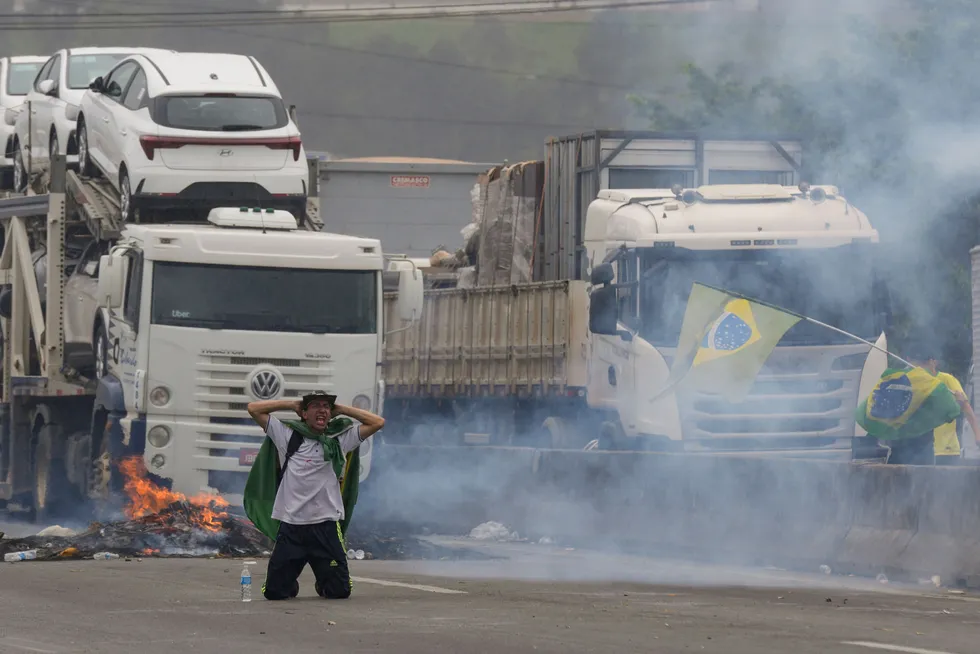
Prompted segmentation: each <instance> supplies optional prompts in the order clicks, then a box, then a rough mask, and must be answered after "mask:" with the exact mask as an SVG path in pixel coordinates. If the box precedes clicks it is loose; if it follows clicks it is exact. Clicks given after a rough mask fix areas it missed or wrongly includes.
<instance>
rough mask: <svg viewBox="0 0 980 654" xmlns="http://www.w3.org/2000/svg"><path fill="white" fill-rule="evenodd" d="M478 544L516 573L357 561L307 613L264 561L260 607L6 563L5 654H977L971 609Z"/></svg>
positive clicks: (110, 577) (200, 573) (726, 571)
mask: <svg viewBox="0 0 980 654" xmlns="http://www.w3.org/2000/svg"><path fill="white" fill-rule="evenodd" d="M474 546H476V547H481V548H483V549H485V550H486V551H487V552H493V553H495V554H496V555H498V556H500V557H501V558H500V559H498V560H495V561H488V562H470V563H461V562H449V561H445V562H443V561H435V562H390V561H354V562H352V563H351V567H352V570H353V573H354V575H355V588H354V595H353V597H352V598H351V599H349V600H341V601H327V600H321V599H319V598H317V597H315V596H314V595H313V589H312V577H311V576H310V573H309V571H308V570H307V571H306V572H305V573H304V576H303V577H302V578H301V585H302V588H301V592H300V597H299V598H297V599H295V600H289V601H285V602H268V601H265V600H263V599H261V597H259V593H258V589H259V587H260V586H261V582H262V580H263V578H264V574H265V571H264V563H265V561H263V560H259V562H258V565H256V566H254V567H255V568H256V570H255V573H254V575H253V581H254V584H255V585H254V588H255V598H256V599H255V600H254V601H252V602H251V603H249V604H244V603H242V602H241V601H240V600H239V596H238V594H239V588H238V575H239V571H240V569H241V563H240V562H239V561H235V560H221V559H215V560H188V559H184V560H177V559H170V560H161V559H146V560H143V561H142V562H137V561H131V562H127V561H122V560H120V561H80V562H79V561H76V562H58V563H44V562H23V563H15V564H2V566H3V567H0V616H2V618H0V652H3V653H8V652H9V653H15V654H16V653H22V652H27V653H41V654H67V653H75V652H106V653H113V654H114V653H123V652H125V653H129V652H134V651H140V652H145V653H146V654H153V653H156V652H160V653H167V654H171V653H172V652H174V651H195V652H215V653H231V652H235V653H236V654H237V653H241V652H272V651H290V652H322V651H325V650H327V651H338V652H339V651H342V652H347V653H355V652H382V651H384V652H387V651H398V652H404V653H406V654H413V653H416V652H417V653H423V652H424V653H425V654H431V652H433V651H436V652H447V653H448V652H467V653H468V654H478V653H480V652H501V651H508V652H540V653H542V654H544V653H547V652H554V653H556V654H558V653H567V652H603V653H608V652H631V651H656V652H663V653H666V652H706V653H711V652H714V653H717V654H758V653H759V652H774V653H778V652H789V653H792V654H824V653H826V652H844V653H850V652H853V653H854V654H860V653H861V652H875V651H898V652H912V653H913V654H915V653H926V654H929V653H932V652H948V653H955V654H968V653H971V652H975V651H976V634H977V633H978V630H977V625H980V597H978V596H973V595H970V594H953V593H950V592H949V591H946V590H942V589H936V588H933V587H929V588H925V587H911V588H896V587H894V586H892V585H882V584H878V583H877V582H874V581H873V580H870V581H869V580H858V579H854V578H848V577H834V576H823V575H799V574H793V573H788V572H783V571H779V570H748V569H745V570H742V569H733V568H725V567H714V566H705V565H694V564H687V563H681V562H676V561H654V560H649V559H641V558H636V557H627V556H614V555H600V554H595V553H591V552H582V551H576V550H565V549H562V548H546V547H543V546H532V545H486V546H481V545H474ZM504 577H507V578H504ZM556 580H557V581H556ZM853 643H858V644H853Z"/></svg>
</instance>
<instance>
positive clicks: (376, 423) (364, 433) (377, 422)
mask: <svg viewBox="0 0 980 654" xmlns="http://www.w3.org/2000/svg"><path fill="white" fill-rule="evenodd" d="M333 412H334V415H338V416H347V417H348V418H353V419H354V420H356V421H358V422H359V423H361V426H360V428H359V429H358V436H360V439H361V441H366V440H367V439H369V438H370V437H372V436H374V435H375V434H376V433H377V432H378V431H379V430H380V429H381V428H382V427H384V426H385V419H384V418H382V417H381V416H379V415H376V414H374V413H371V412H370V411H364V410H363V409H355V408H354V407H352V406H345V405H343V404H335V405H334V408H333Z"/></svg>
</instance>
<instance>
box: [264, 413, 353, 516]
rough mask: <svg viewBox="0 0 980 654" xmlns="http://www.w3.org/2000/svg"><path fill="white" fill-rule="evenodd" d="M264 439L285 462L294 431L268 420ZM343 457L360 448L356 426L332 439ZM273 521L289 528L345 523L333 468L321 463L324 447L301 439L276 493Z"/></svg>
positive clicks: (273, 419)
mask: <svg viewBox="0 0 980 654" xmlns="http://www.w3.org/2000/svg"><path fill="white" fill-rule="evenodd" d="M265 433H266V435H267V436H268V437H269V438H270V439H272V443H273V444H274V445H275V446H276V449H277V450H278V451H279V462H280V463H281V462H283V461H285V460H286V448H287V447H289V439H290V438H291V437H292V435H293V430H292V429H291V428H289V427H287V426H286V425H284V424H283V423H282V422H281V421H280V420H279V419H278V418H276V417H275V416H269V426H268V427H266V430H265ZM335 438H336V439H337V440H338V442H339V443H340V449H341V451H343V453H344V454H345V455H346V454H347V453H348V452H352V451H353V450H356V449H357V448H358V447H360V446H361V437H360V429H359V427H358V425H357V424H356V423H355V424H354V425H352V426H351V428H350V429H348V430H347V431H344V432H341V433H340V434H338V435H337V436H336V437H335ZM272 517H273V518H275V519H276V520H279V521H280V522H285V523H287V524H291V525H312V524H316V523H318V522H324V521H326V520H335V521H337V522H339V521H341V520H343V519H344V500H343V497H342V496H341V494H340V483H339V482H338V480H337V475H336V474H334V471H333V464H331V463H330V462H329V461H324V460H323V446H322V445H321V444H320V443H319V442H317V441H315V440H312V439H309V438H304V439H303V444H302V445H300V446H299V449H298V450H296V453H295V454H294V455H293V456H292V457H291V458H290V459H289V465H288V466H287V468H286V470H284V471H283V477H282V483H281V484H280V485H279V492H278V493H276V503H275V504H274V505H273V507H272Z"/></svg>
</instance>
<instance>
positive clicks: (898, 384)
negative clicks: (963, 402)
mask: <svg viewBox="0 0 980 654" xmlns="http://www.w3.org/2000/svg"><path fill="white" fill-rule="evenodd" d="M959 415H960V405H959V403H958V402H957V401H956V398H955V397H953V394H952V393H951V392H950V390H949V388H947V387H946V384H944V383H943V382H942V381H941V380H940V379H939V378H938V377H934V376H933V375H932V373H930V372H929V371H928V370H925V369H924V368H906V369H904V370H897V369H892V368H889V369H888V370H886V371H885V373H884V374H883V375H882V376H881V379H879V380H878V383H877V384H875V387H874V389H872V391H871V394H870V395H869V396H868V397H867V398H866V399H865V400H864V401H863V402H861V404H860V405H859V406H858V408H857V412H856V414H855V418H856V419H857V423H858V424H859V425H861V427H863V428H864V430H865V431H866V432H868V434H869V435H871V436H874V437H875V438H878V439H880V440H884V441H894V440H901V439H905V438H914V437H916V436H922V435H923V434H927V433H929V432H930V431H932V430H933V429H935V428H936V427H939V426H940V425H944V424H946V423H947V422H950V421H952V420H955V419H956V418H957V416H959Z"/></svg>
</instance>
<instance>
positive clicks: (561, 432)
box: [541, 416, 588, 450]
mask: <svg viewBox="0 0 980 654" xmlns="http://www.w3.org/2000/svg"><path fill="white" fill-rule="evenodd" d="M541 431H542V435H543V436H544V438H543V439H542V440H543V441H544V443H543V446H544V447H550V448H551V449H554V450H581V449H582V448H583V447H585V445H586V443H587V442H588V441H587V440H586V439H585V437H584V436H583V435H582V434H581V433H580V431H579V430H578V429H576V427H575V425H574V424H573V423H571V422H570V421H568V420H565V419H564V418H558V417H556V416H548V417H547V418H545V419H544V422H542V423H541Z"/></svg>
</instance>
